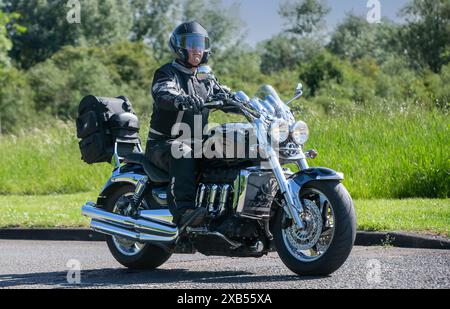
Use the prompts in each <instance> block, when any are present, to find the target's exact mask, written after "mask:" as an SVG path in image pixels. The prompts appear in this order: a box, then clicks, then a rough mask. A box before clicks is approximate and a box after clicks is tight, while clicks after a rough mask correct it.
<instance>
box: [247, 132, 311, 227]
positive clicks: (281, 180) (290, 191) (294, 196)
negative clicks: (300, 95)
mask: <svg viewBox="0 0 450 309" xmlns="http://www.w3.org/2000/svg"><path fill="white" fill-rule="evenodd" d="M258 127H259V128H258ZM256 131H257V132H258V133H257V134H258V138H259V141H260V144H262V145H264V146H265V147H263V148H264V150H265V154H266V155H267V158H268V160H269V164H270V167H271V169H272V170H273V173H274V175H275V177H276V179H277V181H278V185H279V187H280V191H281V193H282V194H283V196H284V198H285V201H286V204H287V205H286V207H285V210H286V212H287V214H288V215H289V217H290V218H292V219H293V221H294V223H295V225H296V226H297V228H298V229H299V230H302V229H304V228H305V223H304V222H303V220H302V219H301V218H300V214H302V213H303V212H304V209H303V205H302V203H301V201H300V197H299V194H298V193H299V192H298V190H299V188H298V186H296V185H295V182H291V181H288V180H287V179H286V176H285V173H284V171H283V168H282V166H281V164H280V160H279V159H278V154H277V153H276V152H275V150H274V148H273V147H272V145H270V144H269V143H268V140H267V132H266V130H265V129H264V127H263V125H262V124H261V123H259V124H257V130H256ZM302 154H303V152H302ZM299 166H301V168H302V170H303V169H308V163H307V162H306V157H305V156H304V154H303V157H302V158H301V159H300V161H299Z"/></svg>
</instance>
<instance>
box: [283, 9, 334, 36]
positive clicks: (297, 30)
mask: <svg viewBox="0 0 450 309" xmlns="http://www.w3.org/2000/svg"><path fill="white" fill-rule="evenodd" d="M330 11H331V9H330V8H329V7H328V6H327V5H326V3H325V2H324V1H322V0H295V1H294V2H285V3H284V4H282V5H281V6H280V11H279V13H280V15H281V16H282V17H284V18H285V20H286V23H287V27H288V29H287V31H288V32H290V33H293V34H297V35H300V36H309V35H314V34H317V33H319V32H320V31H321V30H322V29H323V28H324V27H325V16H327V15H328V13H330Z"/></svg>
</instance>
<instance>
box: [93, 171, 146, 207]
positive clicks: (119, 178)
mask: <svg viewBox="0 0 450 309" xmlns="http://www.w3.org/2000/svg"><path fill="white" fill-rule="evenodd" d="M145 177H147V176H146V174H145V172H144V170H143V169H142V167H140V166H138V165H125V166H123V167H121V168H119V169H117V170H115V171H114V172H113V175H112V176H111V178H110V179H108V181H107V183H106V184H105V186H104V187H103V189H102V191H101V193H100V194H99V197H98V199H97V207H100V208H102V207H103V206H104V202H105V199H106V198H107V197H108V196H109V195H110V194H111V193H112V192H114V191H116V190H117V189H118V188H119V187H121V186H124V185H132V186H136V185H137V183H138V182H139V181H140V180H141V179H143V178H145Z"/></svg>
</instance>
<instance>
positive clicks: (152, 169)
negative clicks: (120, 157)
mask: <svg viewBox="0 0 450 309" xmlns="http://www.w3.org/2000/svg"><path fill="white" fill-rule="evenodd" d="M124 162H125V163H131V164H138V165H141V166H142V167H143V168H144V171H145V173H146V174H147V176H148V177H149V179H150V181H151V182H154V183H168V182H169V175H168V174H167V173H166V172H164V171H162V170H160V169H159V168H157V167H156V166H155V165H154V164H153V163H151V162H150V160H148V159H147V157H146V156H145V155H144V154H142V153H132V154H129V155H127V156H125V158H124Z"/></svg>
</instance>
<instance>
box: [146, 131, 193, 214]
mask: <svg viewBox="0 0 450 309" xmlns="http://www.w3.org/2000/svg"><path fill="white" fill-rule="evenodd" d="M175 148H176V149H179V150H180V149H182V150H183V151H184V153H185V154H186V155H185V156H184V157H182V158H180V159H176V158H174V156H173V155H172V150H173V149H175ZM145 155H146V157H147V158H148V159H149V160H150V161H151V162H152V163H153V164H154V165H156V166H157V167H158V168H160V169H161V170H163V171H166V172H168V173H169V176H170V186H169V188H168V192H167V198H168V206H169V209H170V212H171V213H172V215H173V216H174V219H175V220H176V219H177V218H178V216H179V215H180V214H181V213H182V212H183V211H184V210H186V209H189V208H191V209H193V208H195V196H196V179H197V174H198V159H194V158H193V155H192V149H191V147H190V146H188V145H186V144H183V143H181V142H180V141H177V140H173V139H169V140H164V139H163V140H151V139H150V140H148V142H147V147H146V151H145Z"/></svg>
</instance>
